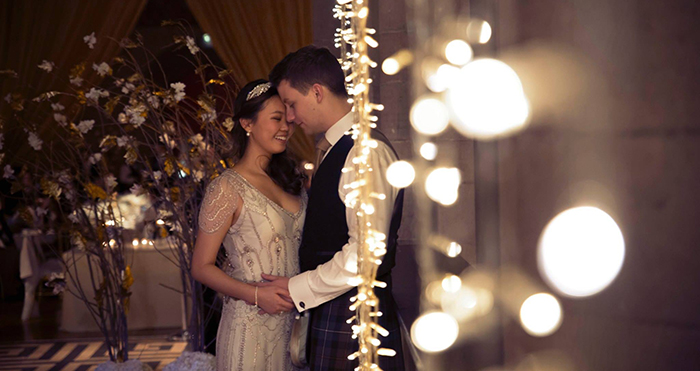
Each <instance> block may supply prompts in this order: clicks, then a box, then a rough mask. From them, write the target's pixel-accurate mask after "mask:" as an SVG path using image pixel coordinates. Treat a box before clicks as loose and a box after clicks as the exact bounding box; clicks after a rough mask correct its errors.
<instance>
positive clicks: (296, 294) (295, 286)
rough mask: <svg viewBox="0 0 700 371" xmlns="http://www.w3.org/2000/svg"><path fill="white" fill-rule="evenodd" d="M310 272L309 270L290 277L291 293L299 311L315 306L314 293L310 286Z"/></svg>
mask: <svg viewBox="0 0 700 371" xmlns="http://www.w3.org/2000/svg"><path fill="white" fill-rule="evenodd" d="M309 273H310V272H308V271H307V272H304V273H301V274H298V275H296V276H294V277H292V278H290V279H289V295H290V296H291V297H292V301H294V305H295V306H296V307H297V310H298V311H299V313H301V312H303V311H305V310H307V309H311V308H313V307H314V305H313V302H314V294H313V292H312V291H311V287H310V286H309V278H308V277H309Z"/></svg>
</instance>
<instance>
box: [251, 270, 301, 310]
mask: <svg viewBox="0 0 700 371" xmlns="http://www.w3.org/2000/svg"><path fill="white" fill-rule="evenodd" d="M262 278H263V279H264V280H266V281H268V282H257V283H256V284H255V286H258V287H276V288H279V289H281V290H283V291H282V292H279V291H278V293H277V295H279V297H280V298H282V299H284V300H286V301H287V302H289V303H290V304H291V305H292V308H294V301H293V300H292V297H291V295H290V294H289V277H282V276H273V275H271V274H265V273H263V274H262ZM260 312H261V313H260V314H262V313H263V311H260Z"/></svg>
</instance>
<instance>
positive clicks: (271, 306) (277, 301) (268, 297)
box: [258, 286, 294, 314]
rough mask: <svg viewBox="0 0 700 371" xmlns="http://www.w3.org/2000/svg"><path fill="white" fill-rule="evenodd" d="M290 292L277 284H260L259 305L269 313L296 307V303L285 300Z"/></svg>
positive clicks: (278, 312)
mask: <svg viewBox="0 0 700 371" xmlns="http://www.w3.org/2000/svg"><path fill="white" fill-rule="evenodd" d="M285 295H289V293H288V292H287V291H286V290H284V289H281V288H279V287H275V286H265V287H263V286H258V307H260V309H262V310H263V311H264V312H265V313H267V314H280V313H282V312H289V311H291V310H292V309H294V304H293V303H290V302H289V301H287V300H285V298H284V296H285Z"/></svg>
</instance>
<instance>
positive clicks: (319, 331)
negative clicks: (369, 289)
mask: <svg viewBox="0 0 700 371" xmlns="http://www.w3.org/2000/svg"><path fill="white" fill-rule="evenodd" d="M385 282H386V281H385ZM356 294H357V289H356V288H354V289H352V290H350V291H348V292H346V293H345V294H343V295H341V296H339V297H337V298H335V299H333V300H331V301H329V302H326V303H324V304H322V305H320V306H318V307H316V308H314V309H311V318H310V321H309V322H310V324H309V335H308V343H307V347H306V350H307V358H306V359H307V360H308V362H309V368H310V369H311V370H319V371H320V370H324V371H325V370H348V371H353V370H354V369H355V367H357V366H358V364H359V363H358V360H357V359H355V360H354V361H350V360H348V356H349V355H350V354H352V353H354V352H356V351H357V349H358V343H357V340H356V339H352V329H351V324H348V323H346V321H347V320H348V319H349V318H350V317H352V316H353V315H355V312H352V311H350V309H349V307H350V304H351V303H350V298H351V297H353V296H355V295H356ZM375 294H376V295H377V297H378V298H379V310H381V311H382V313H383V315H382V316H381V317H380V320H379V324H380V325H381V326H382V327H384V328H385V329H387V331H389V336H387V337H383V336H381V335H379V340H381V342H382V345H381V347H382V348H391V349H393V350H395V351H396V355H395V356H394V357H383V356H380V357H379V367H381V368H382V370H385V371H389V370H404V364H403V352H402V350H401V327H400V325H399V319H398V314H397V312H396V303H395V302H394V297H393V295H392V294H391V285H389V286H388V287H387V288H384V289H381V288H375Z"/></svg>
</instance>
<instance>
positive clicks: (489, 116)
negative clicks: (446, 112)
mask: <svg viewBox="0 0 700 371" xmlns="http://www.w3.org/2000/svg"><path fill="white" fill-rule="evenodd" d="M446 102H447V105H448V107H449V108H450V111H451V113H452V120H451V122H452V124H453V126H454V128H455V129H457V131H459V132H460V133H462V134H463V135H465V136H467V137H471V138H476V139H482V140H486V139H493V138H496V137H499V136H503V135H506V134H509V133H512V132H514V131H516V130H519V129H522V128H523V127H524V126H525V124H526V123H527V120H528V118H529V115H530V107H529V104H528V102H527V99H526V97H525V93H524V92H523V87H522V84H521V82H520V78H519V77H518V75H517V74H516V73H515V71H513V69H511V68H510V67H509V66H508V65H507V64H505V63H503V62H501V61H497V60H495V59H478V60H475V61H473V62H470V63H468V64H467V65H466V66H464V67H463V68H462V69H461V70H460V71H459V73H458V74H457V75H456V76H455V77H454V78H453V79H451V80H450V86H449V88H448V90H447V98H446Z"/></svg>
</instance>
